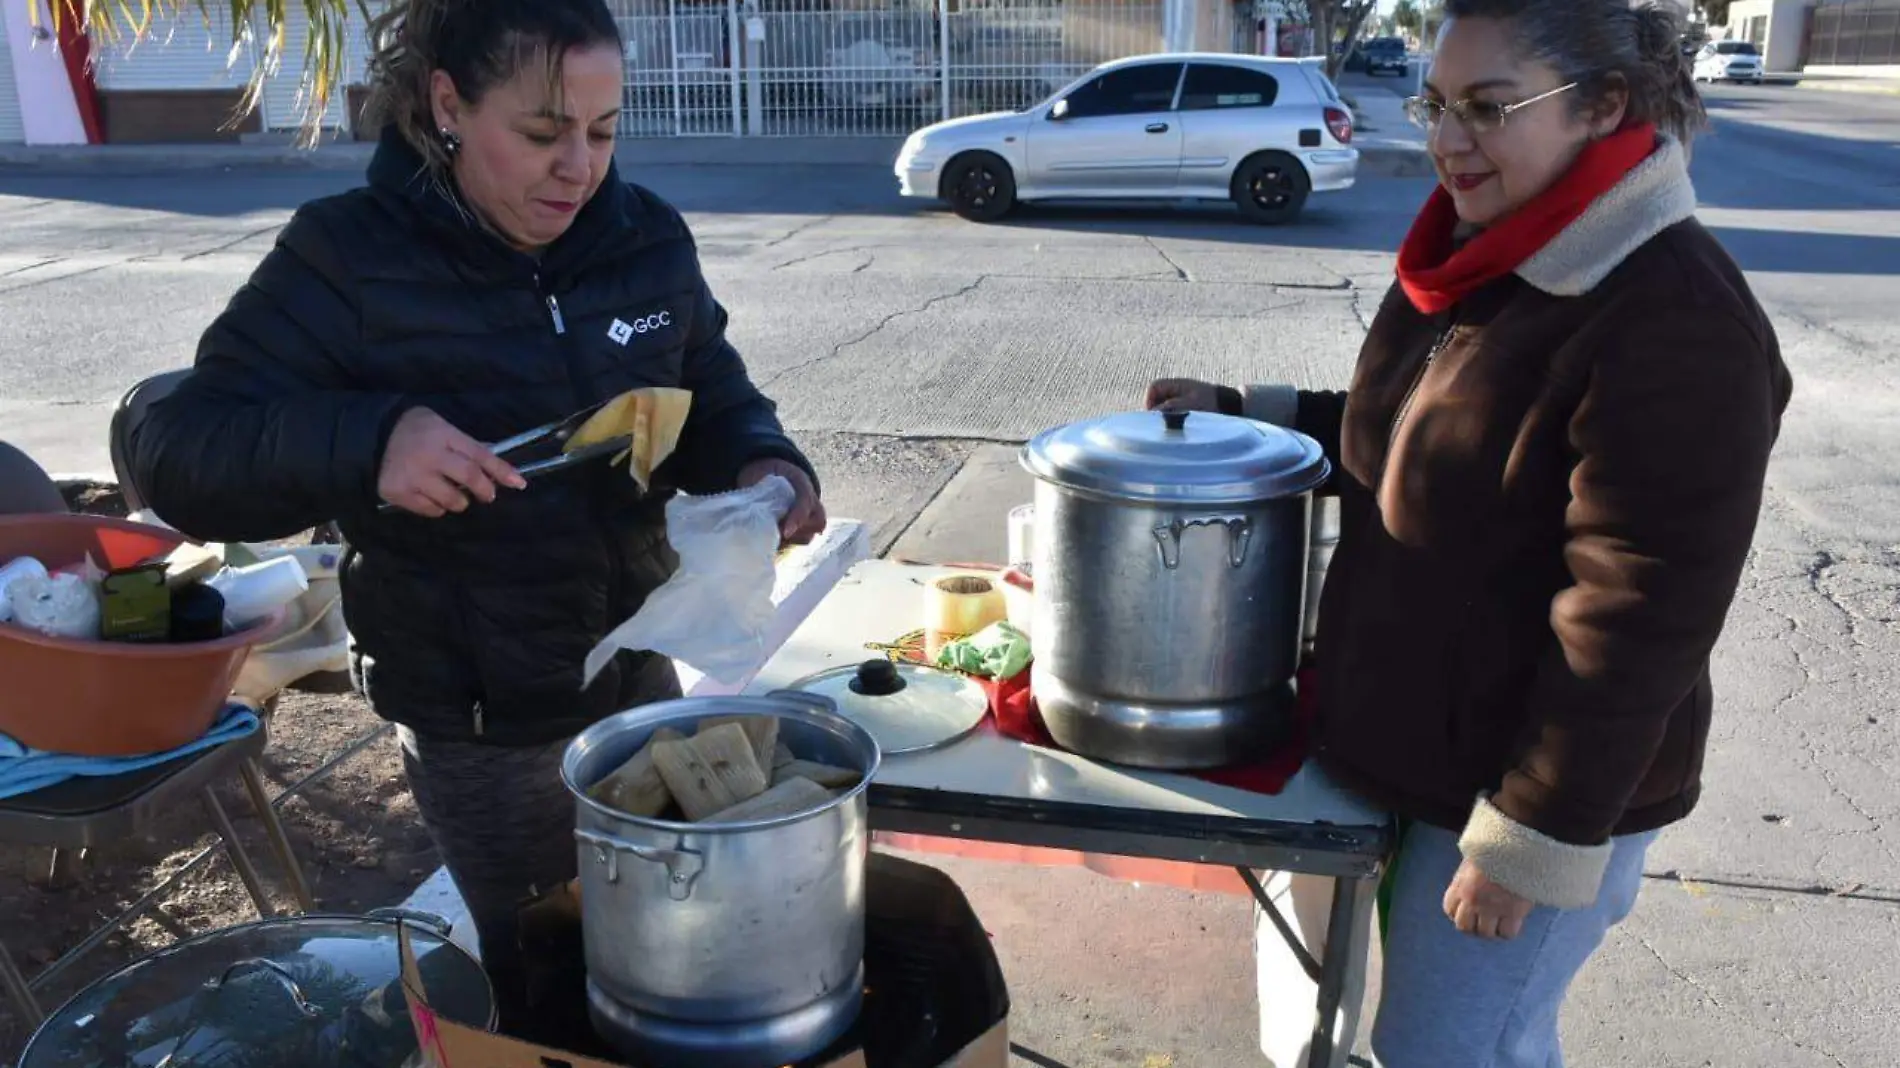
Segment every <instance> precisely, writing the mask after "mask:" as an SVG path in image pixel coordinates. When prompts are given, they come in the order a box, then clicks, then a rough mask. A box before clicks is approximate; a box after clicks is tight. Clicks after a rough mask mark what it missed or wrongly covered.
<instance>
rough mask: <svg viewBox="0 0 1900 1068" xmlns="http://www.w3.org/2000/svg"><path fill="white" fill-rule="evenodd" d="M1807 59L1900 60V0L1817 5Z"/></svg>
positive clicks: (1827, 62) (1844, 62) (1834, 62)
mask: <svg viewBox="0 0 1900 1068" xmlns="http://www.w3.org/2000/svg"><path fill="white" fill-rule="evenodd" d="M1807 61H1808V62H1809V63H1811V64H1814V65H1816V66H1877V65H1886V64H1900V0H1845V2H1839V0H1837V2H1835V3H1824V4H1822V5H1821V6H1819V7H1817V8H1815V9H1814V22H1813V24H1812V27H1811V28H1810V29H1809V31H1808V58H1807Z"/></svg>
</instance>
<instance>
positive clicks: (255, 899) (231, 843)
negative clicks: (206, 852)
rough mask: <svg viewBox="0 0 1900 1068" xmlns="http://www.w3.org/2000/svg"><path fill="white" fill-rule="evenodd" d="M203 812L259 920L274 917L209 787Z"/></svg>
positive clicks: (214, 794)
mask: <svg viewBox="0 0 1900 1068" xmlns="http://www.w3.org/2000/svg"><path fill="white" fill-rule="evenodd" d="M204 802H205V811H206V812H208V813H210V815H211V823H212V825H213V826H215V827H216V828H217V829H218V835H219V837H221V838H223V839H224V851H225V853H227V854H229V855H230V857H231V866H232V867H233V868H236V869H237V873H238V878H239V879H240V880H242V881H243V883H244V889H246V890H248V891H250V894H251V902H252V903H253V904H255V905H256V906H257V916H258V918H259V919H262V920H268V919H270V918H271V917H273V916H275V915H276V910H274V909H272V908H271V904H270V898H269V897H267V896H265V894H264V884H263V883H262V882H261V881H259V879H258V878H257V868H256V866H255V865H253V864H252V863H251V857H250V854H248V853H246V852H245V851H244V846H243V844H242V843H240V842H239V841H238V836H237V828H235V827H233V826H231V817H230V816H227V815H225V812H224V806H223V805H222V804H220V803H219V802H218V795H217V793H216V791H214V790H212V788H211V787H209V786H207V787H205V791H204Z"/></svg>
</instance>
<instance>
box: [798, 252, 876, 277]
mask: <svg viewBox="0 0 1900 1068" xmlns="http://www.w3.org/2000/svg"><path fill="white" fill-rule="evenodd" d="M877 247H878V246H876V245H850V246H848V247H845V248H827V249H820V250H819V251H817V252H810V253H806V254H805V255H803V256H794V257H793V258H791V259H789V260H786V261H785V262H784V263H778V264H773V265H772V270H774V271H782V270H784V269H785V268H787V267H796V266H798V265H799V264H801V263H811V262H812V261H814V260H822V259H824V258H825V257H826V256H842V255H844V254H846V253H855V254H857V255H861V256H864V257H865V260H864V262H863V263H861V264H859V265H857V266H856V267H854V268H852V269H851V270H850V271H848V272H846V273H848V274H860V273H862V272H863V271H864V270H865V269H866V268H868V267H870V266H871V264H872V262H873V261H875V260H876V259H877V252H876V249H877Z"/></svg>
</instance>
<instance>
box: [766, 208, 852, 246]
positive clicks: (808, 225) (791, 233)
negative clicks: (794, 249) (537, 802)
mask: <svg viewBox="0 0 1900 1068" xmlns="http://www.w3.org/2000/svg"><path fill="white" fill-rule="evenodd" d="M835 218H837V216H836V215H820V216H819V217H817V218H816V219H813V220H811V221H810V222H805V223H800V224H799V225H797V226H794V227H792V228H791V229H790V230H787V231H785V233H784V234H782V235H780V236H778V237H775V238H773V239H772V240H770V241H767V242H766V243H765V244H764V245H763V246H761V247H764V248H777V247H778V246H780V245H783V244H784V243H785V242H787V241H790V240H791V239H792V238H794V237H797V236H798V235H800V234H802V233H805V232H806V231H808V230H813V229H816V228H817V227H820V226H823V225H825V224H826V223H828V222H830V221H831V220H833V219H835Z"/></svg>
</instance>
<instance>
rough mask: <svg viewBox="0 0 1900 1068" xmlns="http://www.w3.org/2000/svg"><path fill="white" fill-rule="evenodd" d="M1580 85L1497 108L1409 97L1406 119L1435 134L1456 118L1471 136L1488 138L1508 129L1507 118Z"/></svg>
mask: <svg viewBox="0 0 1900 1068" xmlns="http://www.w3.org/2000/svg"><path fill="white" fill-rule="evenodd" d="M1579 84H1580V83H1578V82H1571V83H1570V84H1569V85H1564V86H1559V87H1557V88H1555V89H1552V90H1551V91H1550V92H1548V93H1539V94H1537V95H1536V96H1534V97H1531V98H1530V99H1529V100H1520V101H1518V102H1517V103H1515V104H1497V103H1493V102H1491V101H1489V100H1460V101H1458V102H1456V103H1452V104H1445V103H1440V102H1439V101H1436V100H1433V99H1431V98H1429V97H1423V96H1414V97H1407V98H1406V100H1405V117H1406V118H1408V119H1411V120H1412V121H1413V122H1415V123H1417V124H1418V125H1420V126H1423V127H1424V128H1426V129H1427V130H1435V129H1437V128H1438V124H1439V123H1440V122H1443V121H1444V118H1445V115H1446V114H1447V113H1449V114H1450V115H1451V116H1452V117H1453V118H1455V119H1457V120H1458V123H1459V125H1461V126H1463V127H1464V128H1465V129H1466V130H1469V131H1470V132H1471V133H1473V134H1488V133H1493V132H1495V131H1497V130H1500V129H1502V128H1503V127H1504V119H1505V117H1506V116H1508V115H1510V114H1511V113H1512V112H1514V111H1517V110H1520V109H1522V108H1527V107H1530V106H1531V105H1532V104H1536V103H1539V102H1540V101H1544V100H1549V99H1550V98H1551V97H1553V96H1557V95H1560V94H1562V93H1567V92H1569V91H1570V90H1572V89H1575V88H1576V87H1577V86H1578V85H1579Z"/></svg>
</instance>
